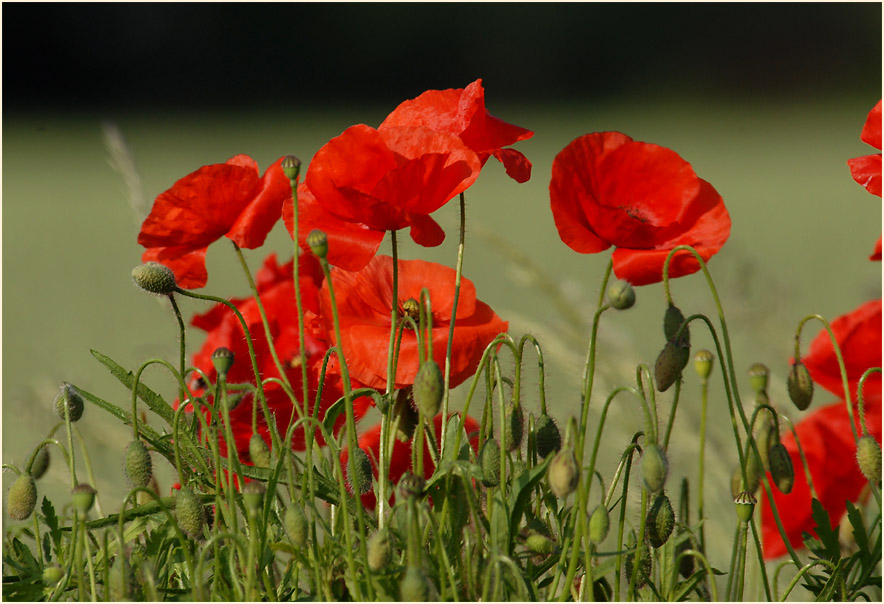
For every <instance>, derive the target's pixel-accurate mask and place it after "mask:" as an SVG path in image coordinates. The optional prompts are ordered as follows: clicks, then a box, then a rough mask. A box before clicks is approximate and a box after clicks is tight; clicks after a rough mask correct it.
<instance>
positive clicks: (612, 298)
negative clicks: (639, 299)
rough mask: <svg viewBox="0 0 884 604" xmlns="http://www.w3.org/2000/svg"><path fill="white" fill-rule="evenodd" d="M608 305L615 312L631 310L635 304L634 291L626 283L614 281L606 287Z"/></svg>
mask: <svg viewBox="0 0 884 604" xmlns="http://www.w3.org/2000/svg"><path fill="white" fill-rule="evenodd" d="M608 303H609V304H610V305H611V306H613V307H614V308H616V309H617V310H626V309H629V308H632V306H633V305H634V304H635V289H633V287H632V285H631V284H630V283H629V282H628V281H615V282H614V283H612V284H611V285H610V286H609V287H608Z"/></svg>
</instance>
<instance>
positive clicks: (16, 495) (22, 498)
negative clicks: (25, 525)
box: [6, 474, 37, 520]
mask: <svg viewBox="0 0 884 604" xmlns="http://www.w3.org/2000/svg"><path fill="white" fill-rule="evenodd" d="M36 505H37V485H36V484H35V483H34V478H33V477H32V476H31V475H30V474H21V475H20V476H19V477H18V478H16V479H15V482H13V483H12V486H11V487H10V488H9V493H8V494H7V496H6V512H7V513H8V514H9V517H10V518H12V519H13V520H27V519H28V518H29V517H30V515H31V512H33V511H34V507H35V506H36Z"/></svg>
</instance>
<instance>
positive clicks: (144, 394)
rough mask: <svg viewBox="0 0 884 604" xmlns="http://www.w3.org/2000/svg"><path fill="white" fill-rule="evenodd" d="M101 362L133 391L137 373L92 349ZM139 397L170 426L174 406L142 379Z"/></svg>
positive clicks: (139, 386)
mask: <svg viewBox="0 0 884 604" xmlns="http://www.w3.org/2000/svg"><path fill="white" fill-rule="evenodd" d="M89 352H91V353H92V356H94V357H95V358H96V359H97V360H98V362H99V363H101V364H102V365H104V366H105V367H107V368H108V369H109V370H110V372H111V375H113V376H114V377H115V378H117V379H118V380H119V381H120V383H121V384H123V386H125V387H126V388H128V389H129V391H130V392H131V391H132V384H134V383H135V374H134V373H132V372H131V371H126V370H125V369H124V368H123V367H121V366H120V365H118V364H117V363H116V362H115V361H114V360H113V359H111V358H110V357H108V356H106V355H103V354H101V353H100V352H98V351H97V350H90V351H89ZM137 394H138V398H140V399H141V400H142V401H144V402H145V403H146V404H147V406H148V407H149V408H150V410H151V411H153V412H154V413H156V414H157V415H159V416H160V417H161V418H163V420H165V421H166V423H168V424H169V425H170V426H171V425H172V420H173V418H174V416H175V410H174V409H172V406H171V405H170V404H169V403H167V402H166V401H165V400H164V399H163V397H161V396H160V395H159V394H157V393H156V392H154V391H153V390H151V389H150V388H148V387H147V386H146V385H144V384H143V383H142V382H141V381H140V380H139V382H138V391H137Z"/></svg>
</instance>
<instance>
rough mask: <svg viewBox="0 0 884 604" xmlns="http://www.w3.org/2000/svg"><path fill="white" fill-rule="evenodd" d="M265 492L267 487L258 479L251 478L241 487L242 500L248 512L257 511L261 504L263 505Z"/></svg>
mask: <svg viewBox="0 0 884 604" xmlns="http://www.w3.org/2000/svg"><path fill="white" fill-rule="evenodd" d="M266 492H267V487H265V486H264V483H263V482H261V481H258V480H252V481H251V482H248V483H246V486H244V487H243V488H242V500H243V503H245V504H246V509H247V510H248V511H249V512H250V513H257V512H258V510H260V509H261V506H262V505H264V494H265V493H266Z"/></svg>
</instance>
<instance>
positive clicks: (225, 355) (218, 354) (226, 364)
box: [212, 346, 236, 377]
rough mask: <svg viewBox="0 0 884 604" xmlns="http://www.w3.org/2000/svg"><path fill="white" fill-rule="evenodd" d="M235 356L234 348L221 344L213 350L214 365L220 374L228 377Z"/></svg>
mask: <svg viewBox="0 0 884 604" xmlns="http://www.w3.org/2000/svg"><path fill="white" fill-rule="evenodd" d="M235 358H236V355H234V354H233V351H232V350H230V349H229V348H226V347H224V346H221V347H219V348H216V349H215V350H214V351H213V352H212V365H213V366H214V367H215V371H217V372H218V375H221V376H224V377H227V372H229V371H230V368H231V367H233V361H234V359H235Z"/></svg>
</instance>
